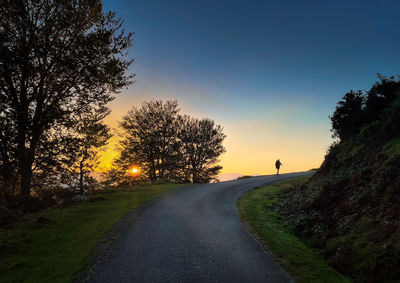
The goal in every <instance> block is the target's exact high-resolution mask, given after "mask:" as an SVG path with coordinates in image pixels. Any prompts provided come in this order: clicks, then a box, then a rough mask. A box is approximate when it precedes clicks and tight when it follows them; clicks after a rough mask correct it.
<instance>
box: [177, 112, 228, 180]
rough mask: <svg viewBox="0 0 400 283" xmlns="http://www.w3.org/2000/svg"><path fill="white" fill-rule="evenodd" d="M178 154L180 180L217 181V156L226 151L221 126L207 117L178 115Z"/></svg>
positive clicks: (218, 168) (218, 169) (219, 167)
mask: <svg viewBox="0 0 400 283" xmlns="http://www.w3.org/2000/svg"><path fill="white" fill-rule="evenodd" d="M178 125H179V131H178V135H177V137H178V141H179V156H180V159H179V161H180V163H179V164H181V166H180V169H181V175H182V176H183V178H182V179H183V181H185V182H187V181H189V182H192V183H208V182H210V181H212V180H216V177H217V175H218V174H219V172H220V170H221V169H222V167H221V166H219V165H216V164H217V162H218V161H219V160H218V157H219V156H220V155H221V154H222V153H224V152H225V147H224V146H223V144H222V143H223V141H224V139H225V137H226V136H225V134H224V133H223V129H222V127H221V126H219V125H216V124H215V123H214V121H212V120H210V119H196V118H192V117H190V116H188V115H184V116H179V119H178Z"/></svg>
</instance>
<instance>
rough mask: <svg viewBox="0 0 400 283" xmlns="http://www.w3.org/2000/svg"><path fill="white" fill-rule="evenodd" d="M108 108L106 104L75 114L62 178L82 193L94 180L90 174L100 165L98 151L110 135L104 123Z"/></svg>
mask: <svg viewBox="0 0 400 283" xmlns="http://www.w3.org/2000/svg"><path fill="white" fill-rule="evenodd" d="M108 114H109V110H108V109H107V108H105V107H103V108H100V109H96V110H93V111H92V112H86V113H82V114H81V115H78V116H77V117H76V119H75V120H76V123H75V125H74V127H73V131H71V132H72V135H73V138H72V139H71V143H70V144H69V145H68V147H67V150H66V152H65V153H64V155H63V156H64V160H63V163H62V164H63V169H64V170H65V171H66V172H67V174H66V175H64V180H65V182H66V183H68V184H69V185H70V187H71V188H72V189H78V190H79V192H80V193H84V192H85V191H86V190H87V189H90V186H89V184H91V183H94V178H93V177H91V176H90V173H92V172H93V171H94V169H95V168H96V167H97V166H98V165H99V153H100V152H101V149H102V148H104V146H105V145H107V143H108V140H109V139H110V137H111V134H110V129H109V127H108V126H107V125H105V124H104V123H103V119H104V118H105V116H107V115H108Z"/></svg>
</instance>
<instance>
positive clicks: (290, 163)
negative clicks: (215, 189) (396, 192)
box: [103, 0, 400, 179]
mask: <svg viewBox="0 0 400 283" xmlns="http://www.w3.org/2000/svg"><path fill="white" fill-rule="evenodd" d="M103 4H104V9H105V10H113V11H115V12H116V13H117V15H119V16H122V17H124V18H125V29H126V30H127V31H132V32H134V33H135V35H134V40H133V47H132V49H131V50H130V52H129V55H130V56H131V57H133V58H134V59H135V62H134V64H133V65H132V67H131V69H130V72H132V73H135V74H136V82H135V84H134V85H133V86H131V87H130V88H129V89H128V90H124V91H122V93H121V94H119V95H118V97H117V98H116V100H115V101H113V102H112V103H111V108H112V110H113V112H112V114H111V115H110V116H109V117H108V118H107V122H108V123H109V124H110V125H111V126H116V125H117V121H118V120H120V118H121V116H122V115H123V114H125V113H126V112H127V111H128V109H129V108H130V107H131V106H132V105H135V106H138V105H140V104H141V103H142V102H143V101H149V100H152V99H164V100H166V99H178V102H179V104H180V106H181V108H182V112H183V113H187V114H191V115H193V116H196V117H199V118H201V117H209V118H211V119H214V120H215V121H216V122H217V123H219V124H221V125H222V126H223V127H224V129H225V133H226V134H227V139H226V141H225V146H226V148H227V153H225V154H224V155H223V156H222V157H221V165H222V166H223V167H224V169H223V170H222V174H223V176H222V178H223V179H226V178H229V177H234V176H236V175H237V174H270V173H273V172H274V170H275V169H274V162H275V160H276V159H277V158H278V157H279V158H280V159H281V161H282V163H283V164H284V166H283V168H282V171H283V172H291V171H302V170H308V169H310V168H315V167H319V166H320V164H321V162H322V160H323V157H324V154H325V151H326V149H327V148H328V146H329V144H330V143H331V142H332V139H331V133H330V121H329V119H328V116H329V115H330V114H332V112H333V110H334V107H335V104H336V103H337V101H338V100H339V99H340V98H341V97H342V96H343V95H344V94H345V92H347V91H349V90H350V89H368V88H369V87H370V86H371V85H372V83H373V82H374V81H376V73H381V74H383V75H396V74H400V70H399V66H400V56H399V55H400V54H399V50H400V30H399V27H400V17H399V14H398V12H399V11H400V1H398V0H396V1H385V0H382V1H376V0H375V1H306V0H305V1H298V0H296V1H219V0H208V1H189V0H186V1H153V0H142V1H135V0H130V1H120V0H105V1H103ZM113 156H115V152H114V151H113V150H112V146H110V149H109V150H108V151H107V152H106V153H105V155H104V158H103V161H104V164H105V165H107V163H109V162H110V160H111V159H112V157H113Z"/></svg>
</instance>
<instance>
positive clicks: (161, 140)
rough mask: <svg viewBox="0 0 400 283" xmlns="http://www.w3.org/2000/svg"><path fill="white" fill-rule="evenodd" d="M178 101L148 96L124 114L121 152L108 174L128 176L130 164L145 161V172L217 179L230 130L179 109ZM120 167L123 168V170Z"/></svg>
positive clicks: (156, 177)
mask: <svg viewBox="0 0 400 283" xmlns="http://www.w3.org/2000/svg"><path fill="white" fill-rule="evenodd" d="M179 111H180V109H179V108H178V103H177V101H175V100H174V101H166V102H163V101H161V100H157V101H151V102H145V103H143V105H142V106H141V107H140V108H135V107H133V108H132V109H131V110H130V111H129V112H128V113H127V114H126V115H125V116H123V118H122V122H121V124H120V125H121V128H122V130H123V139H122V140H121V143H120V156H119V158H117V159H116V160H115V163H114V165H115V166H114V168H113V169H112V170H111V171H110V172H109V173H111V174H109V177H111V178H112V179H114V180H115V181H117V180H118V179H119V181H120V182H121V183H126V182H128V181H129V178H130V177H129V174H130V173H129V168H131V167H132V166H134V165H137V166H140V168H141V178H144V179H146V180H151V181H154V180H159V179H168V180H170V181H175V182H181V183H187V182H192V183H205V182H210V181H212V180H216V176H217V175H218V174H219V172H220V170H221V169H222V167H221V166H219V165H217V163H218V161H219V160H218V157H219V156H220V155H221V154H222V153H224V152H225V148H224V146H223V144H222V143H223V141H224V139H225V134H224V133H223V129H222V127H221V126H219V125H216V124H215V123H214V121H212V120H210V119H196V118H193V117H190V116H188V115H180V114H179ZM118 172H119V173H118Z"/></svg>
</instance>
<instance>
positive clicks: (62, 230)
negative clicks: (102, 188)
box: [0, 184, 177, 282]
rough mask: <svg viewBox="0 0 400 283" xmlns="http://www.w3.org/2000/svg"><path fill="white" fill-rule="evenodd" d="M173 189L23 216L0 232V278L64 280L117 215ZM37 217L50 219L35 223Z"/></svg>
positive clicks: (152, 188)
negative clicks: (11, 226)
mask: <svg viewBox="0 0 400 283" xmlns="http://www.w3.org/2000/svg"><path fill="white" fill-rule="evenodd" d="M176 187H177V185H171V184H163V185H146V186H140V187H138V188H135V190H129V191H128V190H122V191H118V192H112V193H106V194H103V195H101V196H103V197H104V198H105V199H104V200H99V201H95V202H80V203H78V204H76V205H73V206H70V207H66V208H62V209H47V210H44V211H42V212H40V213H35V214H30V215H27V216H26V217H25V218H24V219H23V221H22V222H21V223H20V224H19V225H18V226H17V227H15V228H13V229H7V230H0V282H70V281H71V278H72V277H73V276H74V275H75V274H76V273H77V272H79V271H81V270H83V269H84V268H85V267H86V266H87V265H88V264H89V263H90V256H91V255H92V253H93V252H94V250H95V247H96V244H97V243H98V242H99V241H100V240H101V239H102V237H103V236H104V234H105V233H106V232H108V231H110V230H111V229H112V227H113V225H114V224H115V223H116V222H118V220H119V219H121V217H122V216H123V215H125V214H126V213H127V212H129V211H130V210H132V209H134V208H137V207H138V206H139V205H141V204H143V203H144V202H146V201H148V200H150V199H152V198H154V197H156V196H158V195H160V194H162V193H165V192H167V191H169V190H171V189H174V188H176ZM38 217H45V218H47V219H49V220H51V222H50V224H46V225H42V226H44V227H38V226H37V224H35V221H36V220H37V219H38Z"/></svg>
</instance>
